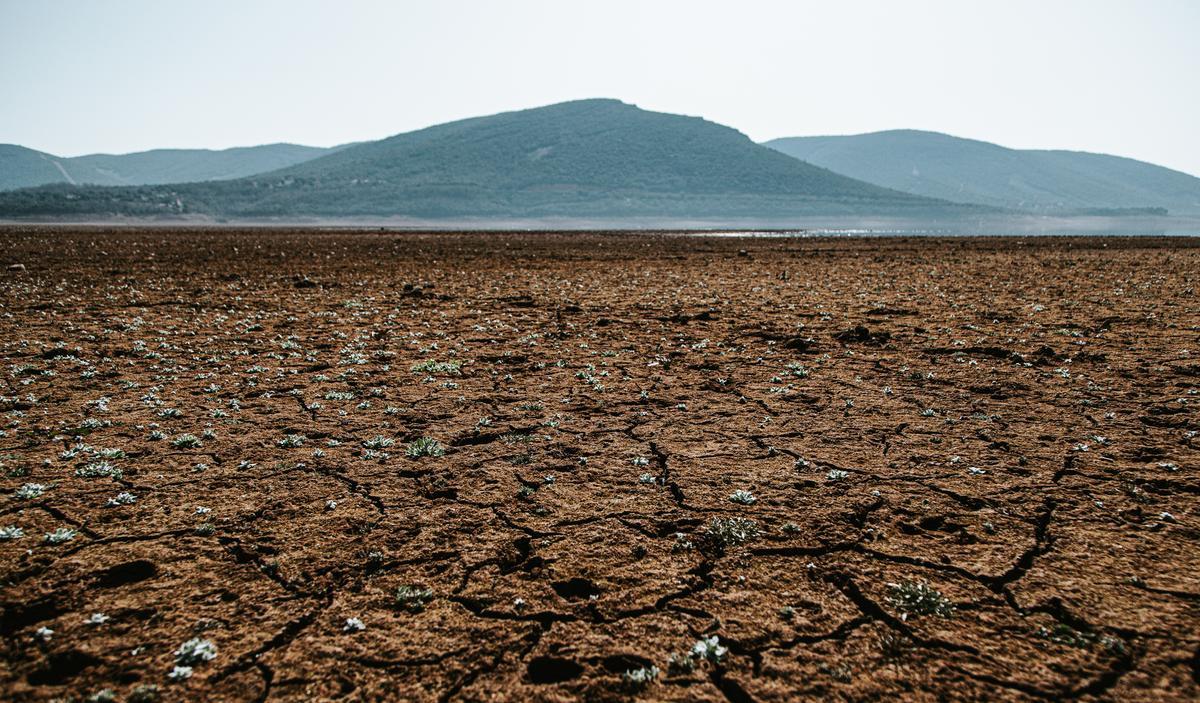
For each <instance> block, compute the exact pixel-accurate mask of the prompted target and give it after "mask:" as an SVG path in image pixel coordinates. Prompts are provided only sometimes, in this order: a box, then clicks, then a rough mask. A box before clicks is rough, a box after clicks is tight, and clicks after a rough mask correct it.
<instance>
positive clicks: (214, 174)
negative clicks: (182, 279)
mask: <svg viewBox="0 0 1200 703" xmlns="http://www.w3.org/2000/svg"><path fill="white" fill-rule="evenodd" d="M335 150H336V148H335V149H321V148H318V147H311V146H300V145H297V144H265V145H262V146H252V147H236V148H233V149H222V150H219V151H214V150H209V149H155V150H152V151H142V152H137V153H133V154H91V155H89V156H77V157H72V158H64V157H61V156H54V155H53V154H46V153H43V152H40V151H34V150H33V149H26V148H25V147H21V146H16V145H12V144H3V145H0V190H14V189H16V188H27V187H31V186H39V185H45V184H50V183H75V184H81V185H84V184H90V185H153V184H162V183H183V182H189V181H212V180H227V179H233V178H242V177H244V176H252V175H254V174H256V173H263V172H265V171H275V170H277V169H281V168H286V167H288V166H292V165H294V164H298V163H301V162H303V161H308V160H309V159H313V158H316V157H318V156H321V155H323V154H328V153H331V152H332V151H335Z"/></svg>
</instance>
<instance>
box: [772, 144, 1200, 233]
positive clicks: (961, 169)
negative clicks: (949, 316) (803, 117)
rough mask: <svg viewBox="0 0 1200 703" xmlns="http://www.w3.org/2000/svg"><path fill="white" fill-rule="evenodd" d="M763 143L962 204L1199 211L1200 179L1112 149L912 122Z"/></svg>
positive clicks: (1064, 210) (1043, 209) (1061, 210)
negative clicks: (1074, 147)
mask: <svg viewBox="0 0 1200 703" xmlns="http://www.w3.org/2000/svg"><path fill="white" fill-rule="evenodd" d="M766 146H769V147H771V148H772V149H776V150H778V151H780V152H782V153H784V154H787V155H788V156H794V157H796V158H797V159H802V160H804V161H807V162H809V163H811V164H816V165H818V166H823V167H825V168H827V169H830V170H831V171H836V172H837V173H841V174H843V175H847V176H851V177H853V178H858V179H861V180H864V181H867V182H868V183H874V184H876V185H879V186H883V187H886V188H894V189H896V190H900V191H904V192H906V193H914V194H916V195H924V196H926V197H930V198H943V199H946V200H952V201H955V202H961V203H978V204H981V205H991V206H994V207H998V208H1005V209H1010V210H1017V211H1024V212H1035V213H1049V214H1074V213H1092V212H1105V211H1120V210H1131V211H1135V212H1136V211H1138V210H1145V209H1160V210H1167V211H1169V212H1171V213H1173V214H1189V215H1194V214H1200V178H1196V177H1195V176H1190V175H1188V174H1186V173H1181V172H1179V171H1173V170H1171V169H1169V168H1164V167H1162V166H1156V165H1154V164H1150V163H1146V162H1144V161H1136V160H1134V159H1126V158H1122V157H1119V156H1110V155H1108V154H1092V153H1087V152H1080V151H1043V150H1032V149H1008V148H1005V147H1002V146H998V145H996V144H989V143H988V142H981V141H976V140H974V139H961V138H959V137H952V136H949V135H947V134H940V133H937V132H923V131H918V130H908V129H905V130H892V131H887V132H873V133H871V134H858V135H853V136H837V137H790V138H784V139H775V140H772V141H769V142H766Z"/></svg>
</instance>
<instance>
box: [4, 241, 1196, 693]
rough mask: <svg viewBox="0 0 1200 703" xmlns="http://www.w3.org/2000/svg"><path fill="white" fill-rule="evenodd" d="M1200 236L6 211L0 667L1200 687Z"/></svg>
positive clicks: (709, 684)
mask: <svg viewBox="0 0 1200 703" xmlns="http://www.w3.org/2000/svg"><path fill="white" fill-rule="evenodd" d="M1198 244H1200V241H1196V240H1191V241H1188V240H1174V241H1168V240H1157V239H1122V240H1118V239H1095V240H1079V239H1038V240H1005V239H983V240H979V239H966V240H911V239H885V240H798V239H787V240H729V239H727V240H718V239H708V238H694V237H683V236H654V235H584V234H571V235H498V234H488V235H453V234H445V235H418V234H384V233H346V232H340V233H338V232H329V233H320V232H261V231H260V232H240V233H238V232H204V231H192V232H186V231H132V232H130V231H125V232H105V231H100V230H88V231H50V230H44V229H10V230H7V231H5V232H0V251H2V253H3V258H4V262H3V263H5V264H8V263H13V262H19V263H22V264H24V266H25V269H24V270H16V271H7V272H4V271H0V359H2V361H3V365H2V366H0V377H2V378H3V382H2V384H0V394H2V395H3V396H4V397H3V399H2V401H0V412H2V413H3V415H2V417H0V419H2V421H3V423H2V424H3V436H2V437H0V464H2V466H0V476H2V478H0V485H2V486H3V492H4V494H5V495H4V496H3V498H2V499H0V508H2V509H0V527H8V526H12V527H19V528H21V529H22V530H23V531H24V536H23V537H21V538H18V539H9V540H4V541H0V579H2V582H3V590H2V601H3V603H2V604H0V605H2V606H3V613H2V617H3V619H2V634H3V647H4V655H3V658H2V660H0V698H3V699H6V700H13V701H32V700H39V701H40V700H51V699H56V698H57V699H62V700H84V699H86V698H87V697H88V696H91V695H93V694H96V693H97V692H100V691H101V690H103V689H111V690H112V691H114V692H115V694H116V696H115V700H129V696H130V693H131V692H132V691H133V690H134V689H135V688H136V687H137V686H139V685H142V686H148V685H154V686H158V687H159V697H160V700H170V701H207V700H230V701H243V700H245V701H249V700H260V701H261V700H288V701H327V700H348V701H350V700H353V701H358V700H367V701H383V700H388V701H391V700H440V701H445V700H574V699H587V700H622V699H628V698H631V697H635V696H634V694H633V693H631V692H630V691H629V689H628V687H623V684H622V680H621V674H622V673H623V672H625V671H626V670H630V669H636V668H638V667H642V666H649V665H654V666H657V667H659V668H660V669H661V675H660V676H659V679H658V681H657V682H655V683H653V684H651V685H650V686H649V687H647V688H645V689H644V690H643V691H641V692H640V693H638V694H636V697H640V698H643V699H649V700H678V701H684V700H688V701H697V700H713V701H721V700H729V701H734V702H735V703H742V702H744V701H789V700H798V699H812V700H897V699H904V700H1035V699H1054V700H1070V699H1078V700H1122V701H1151V700H1154V701H1158V700H1179V701H1182V700H1196V699H1197V698H1200V627H1198V626H1200V578H1198V573H1200V541H1198V536H1200V532H1198V531H1197V529H1198V527H1200V476H1198V475H1197V472H1198V471H1200V451H1198V450H1200V437H1198V436H1197V434H1196V433H1197V430H1200V413H1198V412H1197V409H1198V408H1200V393H1198V390H1197V389H1198V388H1200V358H1198V356H1200V331H1198V330H1200V327H1198V325H1200V296H1197V294H1196V291H1195V287H1196V285H1197V282H1198V279H1200V248H1197V245H1198ZM739 250H741V251H739ZM425 361H438V362H450V361H458V362H461V373H460V374H459V375H454V374H453V373H451V372H447V371H446V370H442V371H435V372H433V373H426V372H414V371H412V370H411V369H412V367H413V366H414V364H418V363H420V362H425ZM789 364H792V365H794V364H801V365H803V368H804V369H805V370H807V372H808V374H807V376H804V375H802V374H803V372H800V371H798V370H797V368H796V367H795V366H792V367H789ZM643 393H644V394H643ZM327 394H328V395H327ZM339 394H347V395H339ZM349 394H352V397H351V395H349ZM102 399H107V400H102ZM483 418H487V419H489V420H490V422H481V419H483ZM156 430H157V432H160V433H161V434H162V438H161V439H154V437H155V436H157V435H155V434H154V432H155V431H156ZM206 430H211V434H210V435H209V436H205V435H204V433H205V431H206ZM189 433H190V434H193V435H196V437H197V438H199V442H200V446H196V447H186V446H175V442H174V440H176V439H177V438H179V437H180V436H181V435H184V434H189ZM76 435H79V436H81V437H82V439H81V440H79V441H82V442H83V443H85V444H86V445H88V447H90V449H87V448H85V449H82V450H80V451H78V452H76V453H75V454H74V456H72V455H71V453H70V452H67V454H65V455H64V451H66V450H69V449H70V448H71V447H72V446H74V445H75V444H76V441H77V440H76ZM288 435H303V436H304V437H305V439H304V440H303V441H302V444H301V446H290V447H289V446H280V441H281V440H284V439H285V437H286V436H288ZM377 436H379V437H383V438H386V439H389V440H394V444H393V445H392V446H389V447H382V448H379V449H376V450H374V453H372V451H371V450H369V449H368V448H367V447H365V446H364V443H365V442H368V441H369V440H371V438H374V437H377ZM420 437H430V438H434V439H436V440H438V441H439V442H440V443H441V444H442V445H444V447H445V455H444V456H441V457H422V458H409V457H407V456H406V455H405V454H406V452H405V448H406V446H407V445H408V443H410V442H413V441H414V440H417V439H418V438H420ZM330 440H336V442H337V443H338V444H336V446H328V445H329V444H330ZM284 444H285V445H286V444H287V442H284ZM104 448H107V449H119V450H122V451H123V452H124V456H119V457H117V458H113V459H110V463H111V464H112V465H113V466H115V467H116V468H118V469H120V470H121V471H122V476H121V477H120V478H113V477H103V476H101V477H92V478H88V477H82V476H78V475H76V471H77V470H78V469H80V468H83V467H86V466H88V465H94V464H95V463H96V462H98V461H100V460H101V457H100V456H99V454H98V452H99V451H100V450H101V449H104ZM317 449H320V450H322V452H323V455H321V452H316V451H315V450H317ZM385 454H386V456H384V455H385ZM798 460H799V461H798ZM198 465H199V466H198ZM205 467H206V468H205ZM201 469H202V470H201ZM839 471H841V472H845V474H844V476H841V475H840V474H839V473H838V472H839ZM831 472H832V473H831ZM642 474H648V476H647V478H646V479H645V481H644V482H643V481H642V480H640V479H639V477H640V476H642ZM548 476H553V480H552V482H548V481H547V478H546V477H548ZM839 476H841V478H839ZM29 483H37V484H45V485H47V486H50V487H49V488H48V489H47V490H46V491H45V493H44V495H42V496H40V497H31V498H27V499H21V498H18V497H17V496H16V495H15V493H16V492H17V490H18V489H19V488H20V487H21V486H22V485H24V484H29ZM738 489H743V490H746V491H749V492H751V493H752V494H753V495H754V496H755V497H756V498H757V502H755V503H754V504H753V505H740V504H738V503H735V502H732V501H731V500H730V498H729V496H730V495H731V494H732V493H733V492H734V491H736V490H738ZM121 492H127V493H130V494H133V495H134V496H135V497H136V503H134V504H132V505H124V506H118V507H106V503H107V502H108V501H109V500H110V499H111V498H114V497H115V496H116V495H117V494H118V493H121ZM330 501H333V502H334V503H336V505H334V504H333V503H330ZM198 506H204V507H206V508H209V509H211V512H210V513H208V514H197V507H198ZM732 517H743V518H748V519H750V520H753V521H754V524H755V526H756V527H757V528H758V530H759V532H760V534H759V535H758V536H757V538H755V539H752V540H750V541H749V542H747V543H745V544H741V545H732V546H729V547H728V548H727V549H721V545H720V544H718V543H717V542H716V541H715V540H713V539H711V538H709V537H708V536H707V535H706V531H707V529H708V527H709V525H710V521H711V520H712V519H714V518H720V519H726V518H732ZM57 528H68V529H71V530H74V531H76V533H77V534H75V536H74V537H73V538H72V539H70V540H69V541H65V542H63V543H61V544H57V545H55V544H48V543H46V542H45V541H44V539H43V535H44V534H45V533H49V532H52V531H54V530H55V529H57ZM689 544H690V545H691V546H690V548H688V545H689ZM890 584H909V585H910V586H911V585H913V584H928V585H929V586H931V587H933V588H934V589H937V590H938V591H940V593H941V594H942V595H943V597H944V599H945V601H943V603H942V604H943V605H949V604H952V605H953V611H952V612H946V611H945V610H943V613H942V615H939V614H936V613H934V614H930V613H925V614H921V613H919V612H913V611H906V610H905V608H904V607H902V605H901V604H900V603H899V602H898V601H897V595H898V592H897V590H896V589H895V587H894V586H892V585H890ZM405 585H415V586H419V587H423V588H428V589H430V590H431V591H432V595H431V598H430V599H429V601H428V603H427V604H426V605H425V607H424V608H423V609H419V608H417V607H413V608H405V607H403V604H401V603H398V601H397V598H396V592H397V589H398V588H399V587H401V586H405ZM93 613H101V614H103V615H104V616H107V617H108V618H109V619H108V620H107V621H105V622H103V623H100V624H89V623H85V620H86V619H87V618H89V617H90V616H91V615H92V614H93ZM347 618H359V619H361V620H362V622H363V624H364V625H365V629H364V630H362V631H360V632H357V633H351V632H346V631H344V623H345V621H346V619H347ZM39 628H49V629H50V630H53V634H52V635H51V636H50V637H49V639H44V638H42V637H40V636H39V635H38V634H37V633H38V631H39ZM713 635H715V636H717V637H718V641H719V643H720V645H721V646H723V647H728V652H727V653H725V654H724V656H723V657H720V658H719V660H717V661H708V660H703V661H699V662H698V665H697V666H696V668H695V670H694V671H692V672H690V673H686V672H684V673H680V672H677V671H669V670H668V659H669V657H670V656H671V655H672V654H679V655H683V654H685V653H686V652H687V651H688V650H689V649H690V648H691V647H692V645H693V643H695V642H696V641H697V639H699V638H701V637H709V636H713ZM193 637H200V638H205V639H208V640H210V641H211V642H212V643H213V644H214V645H215V646H216V648H217V656H216V657H215V659H213V660H211V661H207V662H201V663H197V664H195V666H194V673H193V675H192V677H191V678H190V679H187V680H185V681H183V682H179V683H173V682H171V681H169V680H168V678H167V674H168V673H169V672H170V671H171V670H172V667H173V666H174V665H175V657H174V654H173V652H174V651H175V650H176V648H178V647H179V646H180V645H181V644H182V643H183V642H185V641H187V640H189V639H191V638H193ZM714 659H716V658H715V657H714ZM144 699H145V700H148V699H149V698H148V697H147V698H144ZM135 700H136V698H135Z"/></svg>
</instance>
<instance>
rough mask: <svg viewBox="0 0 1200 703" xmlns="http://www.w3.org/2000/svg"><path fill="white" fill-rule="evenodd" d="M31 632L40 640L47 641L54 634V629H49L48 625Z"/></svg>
mask: <svg viewBox="0 0 1200 703" xmlns="http://www.w3.org/2000/svg"><path fill="white" fill-rule="evenodd" d="M33 634H34V635H37V637H38V639H40V640H42V641H43V642H49V641H50V638H51V637H53V636H54V630H51V629H50V628H48V627H39V628H38V629H37V630H35V631H34V633H33Z"/></svg>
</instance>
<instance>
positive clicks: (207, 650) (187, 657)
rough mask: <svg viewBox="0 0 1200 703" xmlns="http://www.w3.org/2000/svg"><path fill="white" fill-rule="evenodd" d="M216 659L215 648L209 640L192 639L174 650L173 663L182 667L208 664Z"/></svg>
mask: <svg viewBox="0 0 1200 703" xmlns="http://www.w3.org/2000/svg"><path fill="white" fill-rule="evenodd" d="M216 658H217V646H216V645H215V644H213V643H212V641H210V640H205V639H200V638H199V637H193V638H192V639H190V640H188V641H187V642H184V643H183V644H181V645H179V649H177V650H175V661H176V663H178V664H180V665H182V666H190V665H191V664H199V663H200V662H208V661H212V660H213V659H216Z"/></svg>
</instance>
